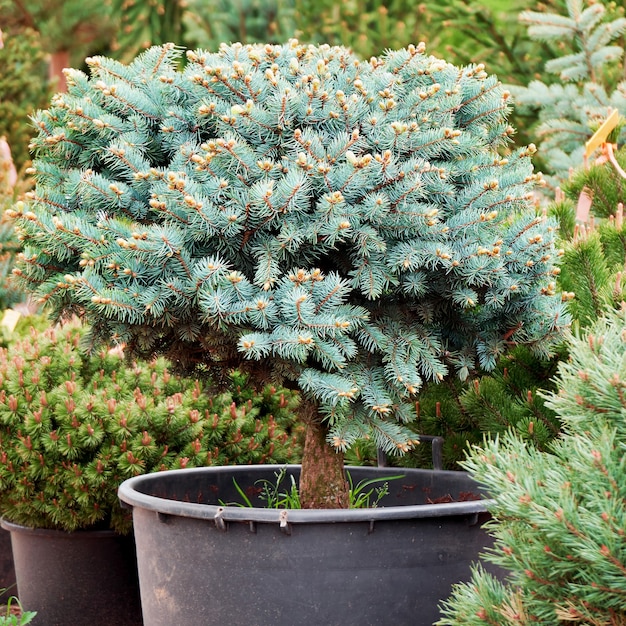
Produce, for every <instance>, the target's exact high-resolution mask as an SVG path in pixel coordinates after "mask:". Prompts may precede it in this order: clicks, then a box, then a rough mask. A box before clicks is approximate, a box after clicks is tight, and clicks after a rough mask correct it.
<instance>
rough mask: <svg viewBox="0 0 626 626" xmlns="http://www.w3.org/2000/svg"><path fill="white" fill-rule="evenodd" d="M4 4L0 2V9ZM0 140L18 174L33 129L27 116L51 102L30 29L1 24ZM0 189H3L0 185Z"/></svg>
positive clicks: (26, 159)
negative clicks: (8, 146)
mask: <svg viewBox="0 0 626 626" xmlns="http://www.w3.org/2000/svg"><path fill="white" fill-rule="evenodd" d="M4 5H5V0H0V9H1V8H3V7H4ZM0 28H2V32H3V38H2V39H3V42H4V45H3V47H2V48H0V67H2V72H0V137H1V136H4V137H6V140H7V141H8V143H9V145H10V146H11V151H12V154H13V160H14V161H15V166H16V168H17V170H18V171H22V170H23V168H24V166H25V165H26V163H28V162H29V154H28V142H29V139H30V136H31V135H32V132H33V129H32V125H31V124H30V121H29V119H28V116H29V115H31V114H32V113H34V112H35V111H36V110H37V109H39V108H41V107H42V106H44V105H45V103H46V102H48V100H49V99H50V95H51V94H50V91H49V89H48V85H47V79H46V63H45V53H44V51H43V50H42V48H41V43H40V42H39V40H38V36H37V33H36V32H35V31H33V29H32V28H31V29H28V28H25V29H18V28H17V27H14V28H11V27H7V24H5V23H4V19H3V20H2V21H0ZM0 188H3V185H1V184H0Z"/></svg>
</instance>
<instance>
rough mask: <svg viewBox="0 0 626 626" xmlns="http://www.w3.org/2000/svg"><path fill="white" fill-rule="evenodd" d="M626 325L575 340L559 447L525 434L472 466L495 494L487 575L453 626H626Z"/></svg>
mask: <svg viewBox="0 0 626 626" xmlns="http://www.w3.org/2000/svg"><path fill="white" fill-rule="evenodd" d="M625 363H626V318H625V316H624V313H623V312H621V313H612V314H609V315H607V317H606V318H603V319H600V320H599V321H597V322H596V323H595V324H594V325H593V326H592V327H591V329H590V330H589V332H588V333H587V334H586V335H583V336H579V337H574V338H572V339H571V341H570V359H569V360H567V361H563V362H561V364H560V365H559V374H558V377H557V379H556V383H557V391H555V392H552V393H549V394H546V401H547V404H548V405H549V406H550V407H551V408H552V409H553V410H554V411H556V413H557V415H558V417H559V419H560V420H561V421H562V423H563V435H562V436H561V437H559V438H558V439H557V440H555V441H554V442H553V444H552V445H551V447H550V450H549V451H545V452H541V451H539V450H537V449H536V448H535V447H534V446H529V445H527V443H526V442H524V441H523V440H522V439H521V438H519V437H517V436H516V435H514V434H513V433H507V434H505V435H504V436H502V437H501V438H500V439H499V440H495V441H490V442H486V443H484V444H483V446H482V447H476V448H475V449H474V450H473V451H472V453H471V454H470V456H469V457H468V459H467V461H466V462H465V463H464V465H465V467H466V468H467V469H468V470H469V471H470V472H471V473H472V475H473V476H474V477H475V478H477V479H478V480H479V481H480V482H481V483H482V484H484V486H485V487H486V489H487V491H488V493H489V494H490V495H491V496H492V497H493V498H494V499H495V503H494V505H493V507H492V514H493V516H494V521H493V522H492V523H491V525H490V532H491V533H492V534H493V536H494V537H495V538H496V544H495V546H494V549H493V552H492V553H490V555H489V556H488V557H487V558H488V560H489V561H490V562H493V563H497V564H499V565H501V566H503V567H504V568H506V569H508V570H509V571H510V575H509V578H508V579H507V580H506V581H498V580H496V579H495V578H493V577H492V576H491V575H490V574H488V573H486V572H484V571H483V570H482V569H476V570H475V572H474V574H473V578H472V580H471V581H470V582H469V583H467V584H463V585H459V586H457V587H456V588H455V589H454V592H453V595H452V597H451V598H450V599H449V600H448V601H447V602H446V603H445V604H444V618H443V619H442V620H441V621H440V622H438V624H440V625H441V626H461V625H464V626H472V625H475V626H479V625H481V626H483V625H485V624H494V625H495V624H497V625H498V626H505V625H511V626H512V625H513V624H541V625H542V626H561V625H562V626H564V625H565V624H572V623H579V624H588V625H590V626H591V625H593V626H615V625H618V624H624V623H626V608H625V607H626V605H625V603H624V597H625V596H626V542H625V541H624V532H625V529H626V499H625V498H624V494H625V493H626V471H625V470H626V455H625V454H624V450H625V449H626V419H625V417H626V400H625V397H626V396H625V393H624V390H625V389H626V370H625V369H624V364H625Z"/></svg>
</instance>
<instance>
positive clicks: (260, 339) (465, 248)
mask: <svg viewBox="0 0 626 626" xmlns="http://www.w3.org/2000/svg"><path fill="white" fill-rule="evenodd" d="M180 55H181V52H180V51H179V50H177V49H176V47H175V46H174V45H171V44H169V45H164V46H161V47H155V48H152V49H150V50H148V51H146V52H145V53H143V54H142V55H141V56H140V57H138V58H137V59H136V60H135V61H134V62H133V63H131V64H130V65H128V66H125V65H122V64H120V63H118V62H116V61H113V60H110V59H107V58H102V57H96V58H91V59H89V60H88V65H89V67H90V71H91V76H90V77H88V76H86V75H85V74H83V73H81V72H79V71H69V72H68V75H67V77H68V82H69V93H68V94H63V95H59V96H56V97H55V99H54V100H53V102H52V106H51V108H50V109H49V110H47V111H43V112H39V113H38V114H37V115H36V117H35V122H36V124H37V126H38V128H39V134H38V136H37V137H36V138H35V139H34V141H33V143H32V147H33V149H34V151H35V154H36V157H37V158H36V160H35V162H34V176H35V179H36V182H37V187H36V191H35V192H34V193H33V195H32V201H31V202H30V203H29V206H22V205H18V206H17V207H16V208H15V209H14V210H13V211H12V214H13V216H14V217H15V218H16V221H17V224H18V226H19V229H20V233H21V237H22V239H23V242H24V246H25V248H24V254H23V261H22V262H21V266H20V269H18V270H17V271H18V272H19V273H20V274H21V276H22V278H23V280H24V282H25V283H26V284H27V285H29V287H30V289H31V290H34V291H36V292H37V293H38V294H39V296H40V297H41V298H42V300H43V301H44V302H46V303H48V304H49V305H50V306H51V307H52V310H53V313H54V314H56V315H59V314H63V313H66V312H68V311H77V312H79V313H80V314H81V315H83V316H84V317H86V318H87V319H88V320H90V321H91V322H92V324H93V332H94V335H95V338H96V339H103V340H110V339H111V338H113V339H114V340H115V341H118V342H121V343H124V344H125V345H126V349H127V350H129V351H131V352H133V353H138V354H152V353H157V352H162V353H165V354H166V355H168V356H169V357H171V358H173V359H174V360H176V361H177V362H178V363H180V364H181V365H186V366H194V365H202V366H204V367H205V368H206V369H207V370H208V371H210V372H213V373H214V375H217V373H219V371H224V370H228V369H230V368H233V367H237V368H240V369H242V370H245V371H248V372H250V373H251V374H252V379H253V380H257V381H258V380H265V379H267V378H273V379H277V380H280V381H281V382H283V383H284V384H288V385H291V386H294V387H298V388H299V389H300V390H301V392H302V397H303V401H302V402H301V404H300V409H299V411H300V416H301V418H302V419H303V420H304V421H305V422H306V423H307V426H308V434H307V443H306V444H305V453H304V459H303V477H302V482H301V498H302V502H303V503H304V506H305V507H314V506H320V507H341V506H345V505H346V503H347V491H346V489H345V479H344V477H343V473H342V451H343V450H345V449H346V448H347V447H348V446H349V445H350V444H351V443H352V442H353V441H355V440H356V439H357V438H359V437H363V436H370V437H372V438H373V439H374V440H375V442H376V444H377V446H379V447H380V448H381V449H383V450H385V451H386V452H388V453H402V452H405V451H406V450H408V449H410V448H411V447H412V446H413V445H414V443H415V435H414V434H413V433H412V432H411V431H410V430H409V429H408V428H406V427H405V424H406V423H407V422H409V421H411V420H412V419H413V417H414V403H415V400H416V397H417V394H418V392H419V389H420V386H421V384H422V381H423V380H428V379H432V380H441V379H443V378H444V377H445V376H446V375H447V374H448V372H449V371H452V370H456V371H458V373H459V374H460V375H461V376H462V377H466V376H467V375H468V374H469V372H471V371H472V370H474V369H475V368H476V367H478V366H480V367H482V368H486V369H489V368H491V367H493V366H494V364H495V362H496V359H497V358H498V356H499V355H500V354H502V353H503V352H504V351H505V350H506V348H507V345H509V344H511V343H525V344H529V345H531V346H532V347H533V349H535V350H536V351H538V352H539V353H547V352H548V351H549V349H550V344H551V341H552V340H553V339H554V338H555V337H557V336H558V335H559V334H560V331H561V328H562V326H563V325H564V324H565V323H566V319H565V317H564V315H563V311H562V303H561V298H560V296H559V295H557V294H556V293H555V282H554V280H555V274H556V273H557V272H558V269H557V268H555V265H554V263H555V260H556V256H557V253H556V251H555V249H554V243H553V237H554V228H553V226H552V224H551V223H550V222H549V221H547V220H546V219H545V218H544V217H542V216H538V215H536V213H535V211H534V210H533V208H532V204H531V193H532V192H531V189H532V185H533V183H534V182H535V180H536V178H537V177H536V176H535V175H534V174H533V172H532V166H531V163H530V159H529V155H530V154H531V153H532V149H531V148H528V149H518V150H512V151H511V150H507V149H506V148H507V144H508V143H509V141H510V137H511V135H512V134H513V129H512V128H511V127H510V126H509V124H508V122H507V114H508V108H509V103H508V93H507V92H506V91H505V90H504V89H503V88H502V87H501V85H500V84H499V83H498V82H497V80H496V78H495V77H493V76H488V75H487V74H486V73H485V71H484V68H483V66H482V65H476V66H471V67H466V68H458V67H455V66H453V65H451V64H449V63H446V62H445V61H442V60H440V59H437V58H434V57H431V56H427V55H425V54H424V49H423V46H422V45H420V46H417V47H415V46H410V47H408V48H407V49H404V50H399V51H392V52H388V53H386V54H385V55H384V56H382V57H380V58H372V59H371V60H370V61H367V62H363V61H359V60H358V59H357V58H356V57H354V56H353V55H352V54H351V52H350V51H349V50H347V49H345V48H341V47H329V46H324V45H323V46H319V47H315V46H307V45H302V44H300V43H298V42H297V41H295V40H292V41H290V42H289V43H287V44H285V45H250V46H243V45H241V44H233V45H223V46H222V47H221V48H220V50H219V52H217V53H210V52H205V51H195V52H188V53H187V64H186V65H185V67H184V69H183V70H179V69H177V62H178V61H179V58H180ZM326 442H328V443H330V444H331V445H330V446H327V445H326Z"/></svg>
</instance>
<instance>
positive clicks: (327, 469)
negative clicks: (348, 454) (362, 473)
mask: <svg viewBox="0 0 626 626" xmlns="http://www.w3.org/2000/svg"><path fill="white" fill-rule="evenodd" d="M299 414H300V416H301V418H302V419H303V421H304V423H305V424H306V436H305V440H304V452H303V454H302V474H301V476H300V504H301V506H302V508H303V509H347V508H348V505H349V495H348V483H347V481H346V477H345V474H344V469H343V454H342V453H340V452H335V450H333V449H332V448H331V446H329V445H328V443H327V441H326V434H327V432H328V430H327V428H326V426H325V424H324V423H323V422H322V420H321V418H320V416H319V414H318V412H317V406H316V405H315V404H313V403H311V402H308V401H307V400H304V399H303V400H302V401H301V404H300V408H299Z"/></svg>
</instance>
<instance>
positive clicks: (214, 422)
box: [0, 323, 301, 532]
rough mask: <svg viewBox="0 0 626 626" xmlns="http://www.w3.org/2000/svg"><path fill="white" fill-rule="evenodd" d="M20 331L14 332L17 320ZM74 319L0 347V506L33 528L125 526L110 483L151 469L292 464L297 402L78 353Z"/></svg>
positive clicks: (296, 450) (159, 363) (99, 353)
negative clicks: (218, 390)
mask: <svg viewBox="0 0 626 626" xmlns="http://www.w3.org/2000/svg"><path fill="white" fill-rule="evenodd" d="M21 332H22V333H23V332H24V330H23V328H22V330H21ZM85 335H86V331H85V329H84V328H83V327H81V326H80V325H78V324H76V323H72V324H67V325H64V326H63V327H61V328H48V329H47V330H46V331H45V332H41V331H38V330H36V329H35V328H31V330H30V332H29V333H28V334H26V335H25V336H23V337H19V336H18V337H17V338H15V339H14V340H13V341H12V342H11V343H10V344H9V346H8V347H7V348H0V510H1V511H2V515H3V516H5V517H6V518H7V519H9V520H10V521H13V522H17V523H21V524H25V525H27V526H31V527H44V528H61V529H64V530H68V531H71V530H75V529H77V528H85V527H90V526H95V525H98V526H102V525H104V526H105V527H111V528H113V529H115V530H117V531H118V532H126V531H128V530H129V528H130V515H129V513H128V511H124V510H122V509H121V508H120V504H119V501H118V498H117V488H118V486H119V484H120V483H121V482H122V481H123V480H124V479H126V478H129V477H131V476H135V475H137V474H143V473H147V472H151V471H158V470H164V469H178V468H182V467H196V466H204V465H228V464H248V463H264V462H275V463H288V462H296V461H298V460H299V455H300V444H301V439H300V437H299V434H298V433H299V430H298V428H297V427H296V426H295V425H294V417H293V416H294V413H295V409H296V406H297V398H296V397H295V396H293V394H288V393H287V392H286V391H282V392H279V391H278V390H276V389H270V388H268V389H265V390H264V391H263V393H261V394H259V395H250V396H248V395H247V394H246V392H244V391H243V390H241V389H240V388H238V383H239V384H240V383H244V384H245V380H244V379H236V380H235V381H233V388H234V392H233V393H230V392H229V391H223V392H221V393H217V394H216V393H213V392H212V391H211V390H210V388H209V387H208V386H207V385H206V384H202V383H200V382H199V381H198V380H194V379H192V378H185V377H181V376H176V375H174V374H172V373H171V371H170V367H169V366H168V364H167V363H166V361H165V360H164V359H163V358H160V359H155V360H152V361H135V362H132V363H128V362H127V361H125V360H124V358H123V356H122V355H121V354H120V353H119V351H112V350H109V349H108V348H106V347H102V348H99V349H97V350H95V351H94V353H93V354H92V355H91V356H87V354H86V353H85V351H84V350H83V349H81V341H84V340H85Z"/></svg>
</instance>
